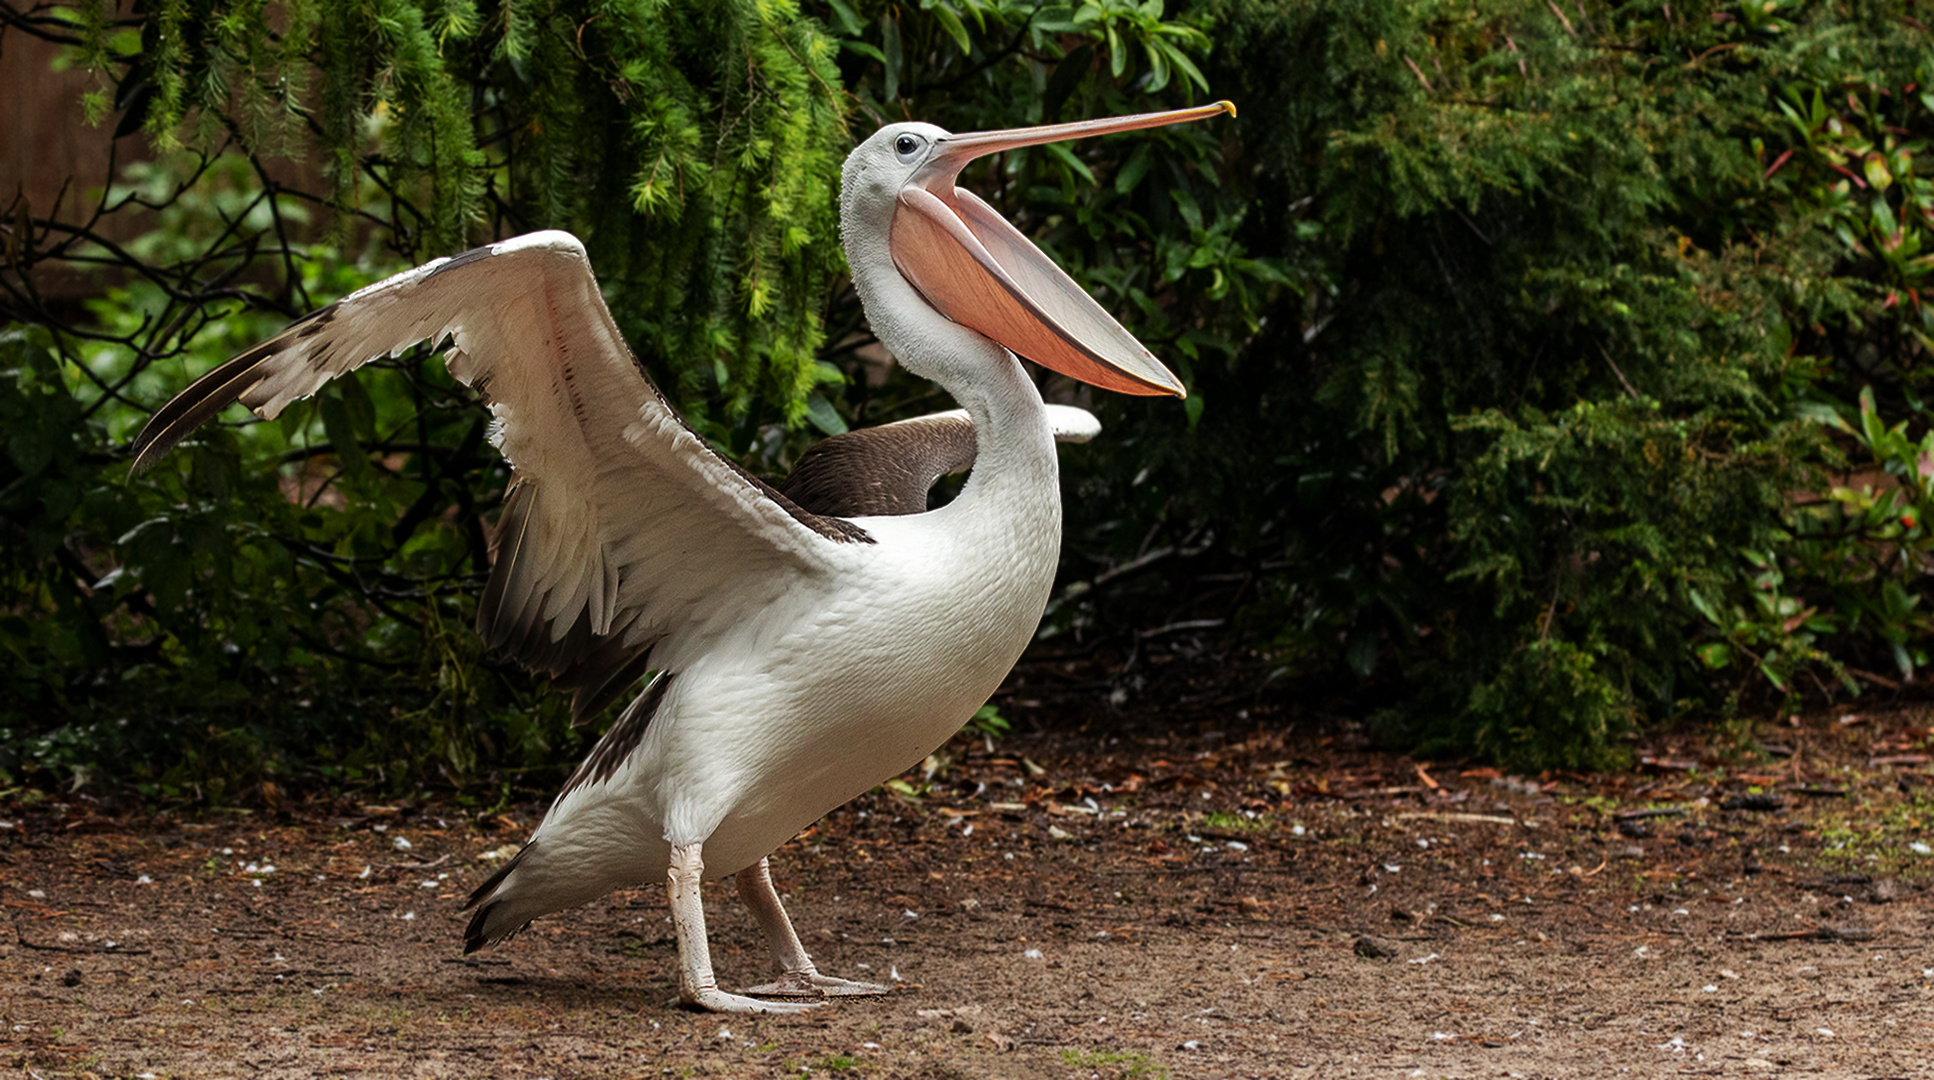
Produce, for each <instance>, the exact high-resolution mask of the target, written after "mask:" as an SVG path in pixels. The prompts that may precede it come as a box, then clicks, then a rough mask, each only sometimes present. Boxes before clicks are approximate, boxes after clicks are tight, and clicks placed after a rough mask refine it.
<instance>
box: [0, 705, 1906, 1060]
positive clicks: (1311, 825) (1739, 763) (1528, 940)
mask: <svg viewBox="0 0 1934 1080" xmlns="http://www.w3.org/2000/svg"><path fill="white" fill-rule="evenodd" d="M1928 723H1929V717H1928V716H1927V715H1926V714H1925V713H1915V712H1896V713H1888V714H1873V715H1867V716H1856V717H1854V718H1853V719H1852V720H1850V721H1847V722H1842V720H1841V718H1840V717H1838V716H1828V717H1821V718H1818V719H1816V720H1813V721H1810V722H1808V723H1807V724H1806V725H1805V726H1802V727H1798V728H1789V727H1785V726H1780V727H1774V728H1769V729H1767V730H1766V731H1764V732H1762V733H1761V735H1760V739H1761V741H1762V742H1763V743H1764V744H1765V747H1766V750H1767V753H1766V754H1758V753H1747V754H1742V753H1740V752H1738V751H1734V750H1728V751H1726V752H1724V753H1721V752H1719V751H1717V750H1715V749H1714V748H1712V747H1711V746H1710V745H1702V744H1694V743H1690V742H1688V743H1687V744H1685V745H1674V744H1671V743H1670V742H1666V741H1661V742H1660V743H1658V744H1657V745H1654V746H1652V747H1650V748H1648V749H1647V750H1646V751H1645V752H1644V755H1643V756H1644V758H1645V759H1646V763H1645V764H1643V765H1641V766H1640V767H1638V768H1635V769H1634V770H1633V771H1631V772H1629V773H1622V774H1616V775H1607V776H1547V777H1542V778H1521V777H1510V776H1503V775H1499V774H1498V773H1496V772H1495V771H1494V770H1487V769H1460V768H1458V767H1456V766H1453V765H1446V764H1420V763H1417V762H1413V761H1410V760H1407V759H1401V758H1393V757H1388V756H1379V755H1375V754H1370V753H1367V752H1362V751H1358V750H1353V749H1349V748H1348V743H1349V739H1348V738H1347V737H1336V738H1309V739H1297V738H1288V739H1285V738H1284V737H1283V736H1281V735H1278V734H1268V733H1257V734H1248V733H1244V732H1230V733H1228V734H1227V735H1219V734H1216V733H1207V734H1202V733H1191V734H1189V735H1186V736H1184V735H1173V736H1165V737H1141V738H1137V737H1131V736H1125V735H1096V734H1093V733H1090V734H1087V735H1080V736H1073V735H1041V736H1012V737H1010V738H1008V739H1006V740H1004V741H1002V742H999V743H996V744H994V746H993V747H992V748H991V750H990V748H988V747H986V746H983V745H974V744H972V743H969V742H966V741H959V742H956V743H955V744H954V745H953V746H952V747H951V748H950V751H951V753H952V754H953V757H954V759H953V760H951V761H947V762H945V763H944V765H943V767H942V768H941V769H940V770H939V771H938V772H937V773H936V774H935V775H934V776H933V777H932V778H931V780H929V779H928V778H926V777H924V776H923V775H920V774H912V775H909V776H908V777H906V778H904V781H903V786H904V787H905V788H906V789H907V790H906V791H894V790H890V789H882V790H880V791H876V792H874V793H873V794H870V795H868V796H866V797H864V798H862V799H860V800H858V801H856V802H855V803H853V804H851V805H849V806H847V807H845V808H842V809H841V810H839V811H837V812H836V813H834V814H833V815H831V816H830V817H828V818H827V819H826V820H825V821H824V822H822V823H821V824H819V825H818V826H816V827H815V828H813V829H811V830H809V831H808V832H807V833H806V834H805V835H804V836H802V837H800V838H799V839H797V840H795V841H794V842H793V843H791V844H789V845H787V846H786V847H785V848H784V849H782V850H781V851H780V852H779V853H778V854H777V855H776V856H775V858H774V866H775V875H776V876H777V878H778V879H779V882H780V888H781V891H782V893H783V895H784V897H785V900H786V903H787V905H788V906H789V908H790V909H791V911H792V914H793V917H794V919H795V921H796V923H797V924H798V926H799V929H800V931H801V934H802V936H803V937H804V938H805V939H806V941H807V944H808V947H809V948H811V949H812V950H813V952H814V954H815V956H816V957H817V959H818V960H819V962H820V966H821V968H822V969H823V970H826V971H828V972H830V973H834V974H840V975H846V976H849V977H859V978H868V979H874V980H879V981H886V982H891V983H892V984H893V985H894V987H895V990H894V992H893V993H892V994H891V995H890V996H887V997H884V998H870V999H849V1000H845V1001H841V1002H838V1003H835V1004H829V1005H827V1006H825V1007H823V1008H821V1009H819V1010H817V1011H816V1012H814V1013H812V1014H809V1015H808V1016H806V1017H803V1018H766V1017H740V1016H727V1017H720V1016H709V1015H702V1014H696V1013H691V1012H686V1011H683V1010H681V1009H679V1008H676V1007H675V1006H674V1005H673V1003H672V1000H673V996H674V978H675V954H674V949H673V944H672V939H671V935H670V926H669V924H668V922H667V920H666V907H665V902H664V899H663V895H662V889H658V888H641V889H639V890H636V891H630V892H622V893H616V894H613V895H611V896H609V897H607V898H605V899H604V900H602V901H599V902H597V903H595V904H592V905H590V906H588V907H585V908H583V909H580V910H577V911H574V912H568V913H564V914H560V915H556V916H553V917H550V918H547V919H544V920H541V921H540V922H539V923H538V924H537V925H536V926H535V927H533V928H532V929H531V931H530V932H528V933H526V934H525V935H524V936H522V937H520V938H517V939H515V940H514V941H512V942H510V943H509V944H507V945H505V946H503V947H501V948H498V949H496V950H494V951H491V952H487V953H482V954H479V955H477V956H474V957H470V958H465V957H462V956H461V955H460V949H459V940H460V937H459V934H460V930H461V927H462V925H463V921H464V916H463V915H462V914H461V913H460V912H459V908H460V907H461V905H462V903H463V900H464V898H465V896H466V894H467V893H468V891H469V889H470V888H471V887H472V886H474V885H475V884H476V883H477V882H478V881H479V880H481V879H482V878H483V877H484V876H486V875H487V874H488V873H489V871H490V869H491V867H492V866H493V865H495V862H496V860H497V859H499V858H501V857H502V852H503V851H504V849H505V847H506V845H514V844H515V842H516V841H518V840H519V839H521V837H522V835H523V833H524V831H525V830H526V829H527V828H528V826H529V825H530V824H532V823H533V822H534V821H535V819H536V816H537V814H538V812H539V810H540V808H539V807H528V808H523V809H520V810H516V811H512V812H510V813H504V814H497V815H491V816H487V817H482V818H478V817H474V816H470V815H468V814H466V813H465V812H462V811H457V810H454V809H452V808H450V807H447V806H438V805H435V804H425V805H402V806H373V805H371V806H361V805H355V804H342V805H337V806H329V805H327V804H317V805H312V806H311V807H309V808H308V809H306V810H301V811H295V812H285V813H281V814H276V813H270V812H268V811H257V812H253V813H217V812H201V813H198V814H195V815H174V814H160V815H152V814H150V815H143V816H134V817H117V816H112V815H108V814H104V813H103V812H101V810H100V807H99V805H98V804H92V803H90V802H88V801H87V800H84V799H80V798H67V799H65V800H63V799H61V798H58V797H55V798H45V797H43V798H41V799H39V800H30V801H27V802H16V803H15V804H14V805H12V806H11V807H9V808H7V809H6V810H5V812H4V817H5V822H4V824H0V900H3V901H4V905H5V907H4V911H5V915H6V917H7V919H8V920H9V922H10V924H11V932H10V933H7V934H6V935H5V937H4V939H3V940H4V943H0V992H3V993H4V998H0V1002H3V1003H4V1010H5V1014H4V1018H3V1019H4V1023H5V1030H4V1032H3V1033H0V1066H7V1067H11V1068H12V1069H14V1070H17V1072H18V1074H19V1075H23V1076H32V1077H55V1076H79V1077H89V1076H92V1077H109V1076H117V1077H128V1076H133V1077H143V1078H145V1077H148V1076H155V1077H174V1076H180V1077H231V1076H232V1077H264V1078H279V1077H311V1076H343V1077H445V1076H449V1077H478V1076H519V1077H553V1078H560V1080H561V1078H564V1077H633V1076H636V1077H655V1076H662V1075H671V1076H722V1077H764V1076H780V1075H791V1076H800V1075H811V1074H823V1073H835V1072H837V1073H845V1074H850V1075H855V1076H864V1077H1070V1078H1089V1077H1104V1078H1114V1077H1161V1076H1172V1077H1302V1076H1308V1077H1325V1078H1329V1077H1399V1076H1402V1077H1411V1076H1417V1077H1501V1076H1523V1077H1588V1076H1589V1077H1609V1076H1639V1077H1645V1076H1677V1075H1698V1076H1793V1075H1811V1076H1830V1077H1840V1076H1845V1077H1920V1076H1927V1075H1929V1074H1930V1068H1934V1066H1930V1065H1929V1064H1928V1062H1929V1057H1930V1050H1934V934H1931V933H1930V931H1931V930H1934V925H1931V924H1934V897H1931V896H1930V894H1929V889H1928V881H1929V870H1930V868H1934V854H1929V852H1928V851H1927V848H1928V846H1929V845H1930V844H1934V835H1930V832H1931V831H1934V830H1930V828H1929V826H1930V824H1934V798H1931V797H1930V789H1929V788H1928V787H1926V786H1925V785H1927V784H1929V783H1930V779H1934V778H1931V777H1930V773H1929V766H1928V763H1927V757H1926V754H1927V751H1928V742H1929V737H1930V731H1929V728H1928ZM909 792H910V794H909ZM16 798H19V796H16ZM708 917H709V918H710V919H711V931H712V942H713V948H714V954H715V959H716V961H717V964H718V967H719V970H720V976H721V981H722V982H724V983H725V984H726V985H728V986H736V985H748V984H751V983H753V982H757V981H762V980H763V978H764V977H765V976H766V974H767V971H768V964H769V961H768V959H767V957H766V953H765V951H764V948H763V945H762V944H761V942H760V941H759V939H758V935H757V932H756V930H755V929H754V927H753V926H752V924H751V921H750V919H749V918H748V917H747V916H746V914H745V913H744V912H743V910H742V909H741V908H740V906H739V905H738V902H737V900H736V897H735V896H734V895H733V893H732V890H731V889H729V888H722V887H716V886H715V887H712V888H711V889H710V890H709V896H708Z"/></svg>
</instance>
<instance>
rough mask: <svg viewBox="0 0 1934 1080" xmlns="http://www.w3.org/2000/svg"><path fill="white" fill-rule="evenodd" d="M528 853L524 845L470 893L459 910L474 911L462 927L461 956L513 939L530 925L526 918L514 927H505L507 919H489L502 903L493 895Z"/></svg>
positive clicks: (526, 845)
mask: <svg viewBox="0 0 1934 1080" xmlns="http://www.w3.org/2000/svg"><path fill="white" fill-rule="evenodd" d="M530 853H531V845H530V844H525V845H524V846H523V848H522V849H521V850H519V851H518V852H517V854H515V855H513V856H511V859H510V861H509V862H507V863H505V864H504V865H502V866H500V867H498V868H497V872H496V873H494V874H492V875H490V877H489V878H488V879H487V880H486V881H485V882H484V883H483V884H482V885H479V886H477V891H476V892H473V893H471V894H470V900H469V902H467V903H465V904H464V905H463V910H465V911H469V910H470V909H471V908H476V909H477V913H476V914H475V915H472V916H471V917H470V925H469V926H467V927H465V928H464V931H463V954H464V955H465V956H468V955H470V954H471V953H473V952H476V951H477V950H478V949H481V948H483V947H484V946H486V945H495V944H497V943H498V942H500V941H504V940H507V939H509V938H512V937H515V936H516V935H517V934H518V933H520V932H522V931H523V929H524V928H525V927H527V926H529V925H530V920H529V919H525V920H523V921H522V922H518V923H516V925H508V922H509V920H503V919H493V916H495V915H497V914H498V910H499V909H500V908H501V907H503V904H504V901H503V900H502V899H499V898H498V897H497V896H496V893H497V892H498V891H499V890H500V889H502V888H503V885H504V883H505V882H506V881H508V880H510V875H511V874H513V873H515V872H516V871H517V868H518V866H520V865H522V864H523V862H524V856H526V855H529V854H530ZM493 923H494V924H495V925H493Z"/></svg>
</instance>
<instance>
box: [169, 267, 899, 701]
mask: <svg viewBox="0 0 1934 1080" xmlns="http://www.w3.org/2000/svg"><path fill="white" fill-rule="evenodd" d="M445 338H449V339H451V340H452V341H453V342H454V347H453V348H452V349H451V350H450V351H449V352H448V354H447V355H446V361H447V363H448V364H449V367H450V373H451V374H452V375H453V376H454V377H455V378H456V379H457V380H458V381H459V382H462V383H464V384H465V385H467V386H469V387H471V388H472V389H473V390H475V391H476V392H477V393H478V394H479V395H480V396H481V397H482V398H483V400H484V402H485V403H486V404H487V405H488V406H489V409H490V412H491V414H492V416H493V417H494V421H493V422H492V424H491V441H492V442H493V443H495V444H496V446H497V447H498V449H499V450H501V451H502V452H503V454H504V456H505V457H506V458H508V459H509V460H510V463H511V465H512V467H513V468H514V469H515V471H516V478H515V479H514V480H513V481H512V484H511V489H510V491H509V493H508V496H507V498H506V499H505V503H504V510H503V514H502V517H501V518H500V519H499V521H498V525H497V531H496V535H495V537H494V539H493V541H492V548H493V553H494V555H495V565H494V566H493V567H492V569H491V574H490V582H489V584H488V585H487V586H486V587H485V589H484V596H483V602H482V603H481V604H480V605H479V608H478V612H477V629H478V631H479V632H480V633H481V634H482V635H483V637H484V639H485V640H486V641H487V642H488V643H489V644H490V645H491V646H492V647H495V648H501V649H504V650H506V651H507V652H508V653H509V654H510V655H511V656H513V657H515V658H516V659H518V660H520V661H521V662H523V663H525V664H526V665H528V666H530V667H532V668H534V669H536V670H538V671H541V672H544V673H546V674H549V675H550V676H552V679H553V681H554V683H555V684H556V685H557V686H559V687H560V688H563V689H575V690H576V691H577V695H576V698H575V699H574V701H573V703H572V711H573V714H574V718H575V719H577V720H579V721H580V722H581V721H583V720H584V719H587V718H588V717H589V716H590V715H591V714H593V713H595V712H596V711H597V710H598V709H599V708H601V707H602V706H603V705H604V704H607V703H609V702H610V701H611V700H612V699H613V698H615V697H616V696H617V695H618V694H619V693H622V692H623V691H624V689H625V688H626V687H627V686H629V685H630V684H631V683H632V682H633V681H635V680H636V679H637V677H638V676H640V675H642V674H644V672H645V670H646V669H647V667H649V666H651V665H650V659H651V654H652V651H653V648H654V647H655V646H657V645H659V644H660V643H661V642H666V641H668V640H669V641H677V640H680V639H681V636H683V635H703V634H705V633H706V632H708V630H709V629H711V628H715V627H722V626H724V625H727V624H729V623H730V622H732V621H735V620H737V619H739V618H743V617H746V616H748V615H751V614H754V613H756V612H757V611H759V610H761V609H763V608H764V607H765V606H766V605H767V604H769V603H770V602H771V601H772V600H774V599H775V598H777V597H779V596H780V595H783V594H784V593H785V592H787V591H788V590H789V589H792V588H795V587H797V586H798V584H800V579H801V578H802V577H811V576H817V575H818V574H820V573H823V572H824V571H826V570H827V569H828V568H829V567H830V566H831V565H832V564H833V560H835V559H836V557H837V552H838V550H839V547H840V546H841V545H845V544H853V543H871V538H870V537H868V536H867V534H866V532H865V530H863V529H861V528H860V527H859V526H857V525H854V524H853V523H851V522H848V521H844V520H841V519H839V518H835V517H826V516H821V515H818V514H813V513H810V512H808V511H806V510H803V509H801V508H800V507H799V506H797V505H796V504H794V503H793V502H792V501H791V500H790V499H788V498H786V497H785V496H783V495H780V494H779V493H778V492H776V491H774V490H773V489H772V488H770V487H768V486H767V485H765V484H764V483H762V482H760V481H759V480H757V479H756V478H754V477H752V476H750V475H748V474H747V473H745V472H743V471H742V470H740V469H739V468H738V467H737V466H735V465H733V464H732V463H731V462H728V461H726V460H725V459H724V458H721V457H719V456H718V455H717V454H716V453H714V452H713V451H712V449H711V448H710V447H709V446H707V445H706V444H705V441H704V440H703V439H701V438H699V437H698V435H697V434H695V433H694V432H693V431H692V430H691V429H690V428H689V427H687V426H686V425H685V423H684V422H683V421H682V420H681V419H679V417H678V415H677V414H676V413H674V412H673V411H672V409H671V407H670V406H669V405H668V404H667V403H666V401H665V399H664V396H663V395H662V394H660V393H659V392H658V388H657V387H655V386H653V385H652V384H651V381H650V380H649V379H647V378H645V376H644V373H643V372H642V371H641V370H640V369H639V367H638V364H637V361H636V360H634V359H633V358H632V356H631V353H630V351H629V350H628V349H627V348H626V347H625V344H624V340H623V338H622V337H620V336H619V334H618V329H617V327H616V325H614V324H613V323H612V321H611V313H610V311H609V310H607V309H606V308H605V306H604V299H603V297H602V296H600V295H599V293H598V286H597V282H596V281H595V280H594V279H593V278H592V276H591V266H590V262H589V260H588V259H587V258H586V257H585V253H584V247H583V245H581V244H579V243H578V241H577V238H576V237H573V236H571V235H570V234H568V233H562V232H540V233H532V234H530V235H528V236H520V237H517V238H515V239H512V240H507V241H504V242H503V243H500V244H492V245H489V246H487V247H482V248H477V249H476V250H474V251H468V252H465V253H463V254H461V255H457V256H454V257H451V258H447V259H438V260H436V261H434V262H431V263H427V264H425V265H423V266H420V267H417V268H416V269H414V270H409V271H406V272H404V273H401V274H397V275H396V276H394V277H391V278H387V279H385V280H383V281H380V282H378V283H376V284H375V285H371V286H369V287H368V288H366V289H362V290H360V291H358V292H355V293H352V294H350V295H349V296H346V297H344V298H343V299H341V300H338V301H337V302H335V303H333V304H331V305H329V306H328V307H325V308H323V309H321V310H319V311H317V312H314V313H313V314H310V315H307V316H305V317H303V318H302V319H300V320H298V321H297V322H295V323H294V324H293V325H291V326H290V327H289V328H288V329H286V330H284V331H283V332H282V333H280V334H278V335H276V336H275V337H274V338H271V339H270V340H268V341H265V342H263V343H262V344H260V345H257V346H256V347H255V348H253V349H250V350H248V351H247V352H245V353H243V354H241V355H240V356H237V357H236V358H234V359H233V360H230V361H228V362H227V363H225V364H223V365H221V366H220V367H218V368H216V369H215V370H213V371H211V372H209V373H208V374H207V375H205V376H203V377H202V378H200V379H198V380H197V381H196V382H195V383H194V385H192V386H190V387H189V388H188V389H186V390H184V391H182V392H181V394H179V395H178V396H176V397H175V398H174V400H172V401H170V402H168V403H167V404H166V405H164V406H163V407H162V408H161V409H160V410H159V411H158V412H156V413H155V414H154V417H153V418H152V419H151V420H150V421H149V423H148V426H147V427H146V428H145V429H144V430H143V431H142V432H141V435H140V437H139V438H137V439H136V440H135V465H134V467H135V469H136V470H137V471H138V470H141V469H145V468H147V467H149V466H150V465H152V464H154V462H155V460H156V459H157V458H159V457H160V456H161V455H162V454H164V453H166V452H167V451H168V450H169V448H171V447H172V446H174V445H175V444H176V443H177V442H179V441H181V439H182V438H183V437H184V436H186V435H187V434H188V433H189V432H191V431H193V430H194V429H195V428H196V427H198V426H200V425H201V424H202V423H203V422H205V421H207V420H208V419H209V418H211V417H213V416H214V415H215V414H217V413H219V412H220V411H221V410H222V409H223V408H225V407H226V406H227V405H228V404H229V403H230V402H234V401H240V402H241V403H242V404H244V405H246V406H248V407H249V408H250V409H252V410H254V412H255V413H256V415H258V416H261V417H264V418H273V417H274V416H276V415H277V414H278V413H280V412H281V411H282V410H283V409H284V408H285V407H287V406H288V404H289V403H290V402H292V401H296V400H298V399H300V398H305V397H308V396H309V395H311V394H313V393H315V392H316V390H317V389H318V388H320V387H321V386H322V385H323V384H324V383H326V382H328V381H329V380H330V379H332V378H335V377H336V376H338V375H341V374H343V373H344V372H347V371H351V370H354V369H355V368H357V367H360V366H361V365H363V364H365V363H367V362H368V361H370V360H373V359H375V358H377V357H379V356H383V355H385V354H388V355H396V354H398V353H401V352H402V351H404V350H405V349H408V348H410V347H411V346H413V345H416V344H417V343H418V342H422V341H429V342H431V343H432V344H433V345H435V344H440V343H441V342H442V341H443V340H444V339H445Z"/></svg>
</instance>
